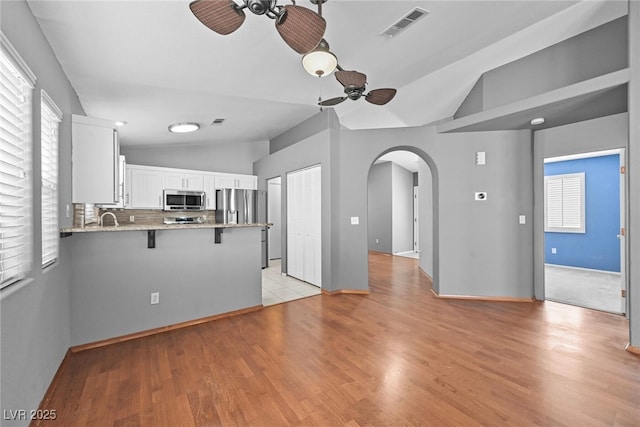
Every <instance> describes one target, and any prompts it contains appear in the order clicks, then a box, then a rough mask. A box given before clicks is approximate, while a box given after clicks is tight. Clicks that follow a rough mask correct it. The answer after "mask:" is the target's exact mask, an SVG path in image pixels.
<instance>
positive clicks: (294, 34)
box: [189, 0, 327, 54]
mask: <svg viewBox="0 0 640 427" xmlns="http://www.w3.org/2000/svg"><path fill="white" fill-rule="evenodd" d="M313 1H314V0H311V2H312V3H313ZM291 2H292V4H290V5H286V6H280V5H278V4H277V3H278V0H242V5H238V4H236V3H235V2H234V1H233V0H196V1H194V2H192V3H190V4H189V8H190V9H191V12H192V13H193V14H194V15H195V17H196V18H198V20H199V21H200V22H202V23H203V24H204V25H205V26H206V27H207V28H209V29H211V30H213V31H215V32H216V33H218V34H222V35H227V34H230V33H232V32H234V31H235V30H237V29H238V28H240V26H241V25H242V23H243V22H244V19H245V14H244V10H243V9H249V10H250V11H251V12H253V13H254V14H256V15H266V16H268V17H269V18H271V19H273V20H275V21H276V30H278V33H279V34H280V36H281V37H282V39H283V40H284V41H285V43H287V45H289V47H291V48H292V49H293V50H295V51H296V52H298V53H300V54H305V53H307V52H310V51H312V50H313V49H315V48H316V47H317V46H318V45H319V44H320V41H321V40H322V37H323V36H324V30H325V29H326V27H327V22H326V21H325V20H324V18H323V17H322V16H320V15H318V14H317V13H316V12H314V11H312V10H311V9H307V8H305V7H302V6H296V4H295V0H291Z"/></svg>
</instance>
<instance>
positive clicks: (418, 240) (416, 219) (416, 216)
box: [413, 186, 420, 253]
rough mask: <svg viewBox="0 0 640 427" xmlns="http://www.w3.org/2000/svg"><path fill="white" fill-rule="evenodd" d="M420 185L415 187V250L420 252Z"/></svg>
mask: <svg viewBox="0 0 640 427" xmlns="http://www.w3.org/2000/svg"><path fill="white" fill-rule="evenodd" d="M418 206H419V205H418V186H414V187H413V251H414V252H415V253H418V252H420V239H419V236H420V234H419V231H420V228H419V226H418V225H419V224H418V218H419V217H420V215H419V211H418Z"/></svg>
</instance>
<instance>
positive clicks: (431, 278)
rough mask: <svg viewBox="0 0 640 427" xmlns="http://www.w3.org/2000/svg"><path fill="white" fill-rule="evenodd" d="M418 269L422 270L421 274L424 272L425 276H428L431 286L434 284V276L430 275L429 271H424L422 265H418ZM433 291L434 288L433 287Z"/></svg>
mask: <svg viewBox="0 0 640 427" xmlns="http://www.w3.org/2000/svg"><path fill="white" fill-rule="evenodd" d="M418 271H419V272H420V274H422V275H423V276H425V277H426V278H427V280H428V281H429V284H430V285H431V286H433V277H431V276H429V273H427V272H426V271H424V270H423V269H422V267H420V266H418ZM431 290H432V291H433V288H432V289H431Z"/></svg>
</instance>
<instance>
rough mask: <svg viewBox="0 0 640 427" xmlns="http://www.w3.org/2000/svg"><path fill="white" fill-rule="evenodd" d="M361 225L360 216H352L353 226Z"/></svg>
mask: <svg viewBox="0 0 640 427" xmlns="http://www.w3.org/2000/svg"><path fill="white" fill-rule="evenodd" d="M358 224H360V217H359V216H352V217H351V225H358Z"/></svg>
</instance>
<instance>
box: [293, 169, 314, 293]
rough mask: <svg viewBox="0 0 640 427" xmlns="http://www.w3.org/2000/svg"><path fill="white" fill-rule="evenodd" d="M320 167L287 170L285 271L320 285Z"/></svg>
mask: <svg viewBox="0 0 640 427" xmlns="http://www.w3.org/2000/svg"><path fill="white" fill-rule="evenodd" d="M320 180H321V168H320V166H314V167H312V168H308V169H303V170H301V171H296V172H292V173H289V174H287V273H288V274H289V275H290V276H293V277H296V278H298V279H301V280H304V281H305V282H309V283H311V284H313V285H316V286H321V285H322V243H321V242H322V241H321V218H322V215H321V194H322V192H321V184H320Z"/></svg>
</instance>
